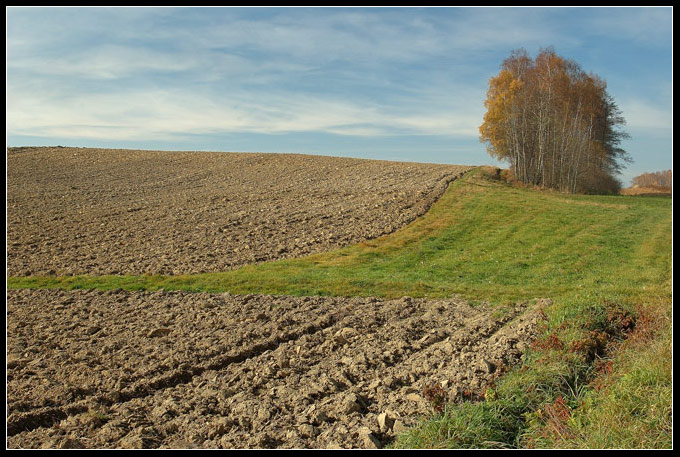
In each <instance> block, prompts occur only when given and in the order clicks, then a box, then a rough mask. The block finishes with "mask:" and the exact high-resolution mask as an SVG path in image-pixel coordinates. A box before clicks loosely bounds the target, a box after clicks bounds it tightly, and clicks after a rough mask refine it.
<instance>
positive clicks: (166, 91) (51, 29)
mask: <svg viewBox="0 0 680 457" xmlns="http://www.w3.org/2000/svg"><path fill="white" fill-rule="evenodd" d="M671 21H672V14H668V11H667V9H655V8H642V9H627V8H621V9H606V10H605V9H599V8H585V9H572V8H217V9H211V8H14V7H13V8H9V9H8V10H7V105H6V114H7V124H6V125H7V134H8V138H14V137H22V136H23V137H31V138H35V137H41V138H46V139H49V138H60V139H73V142H74V143H78V141H79V140H81V139H96V140H111V141H112V142H115V141H117V140H121V141H122V140H127V141H130V142H134V141H140V142H142V141H143V142H147V144H148V142H149V141H153V140H156V139H157V140H164V141H173V140H175V139H181V138H191V137H192V136H194V137H195V136H196V135H200V136H202V137H205V138H209V137H210V136H211V135H219V134H224V133H226V134H233V135H237V134H240V133H244V134H249V133H257V134H282V133H288V134H290V133H295V132H302V133H326V134H332V135H341V136H342V137H343V140H346V139H350V138H353V139H356V144H369V143H368V142H371V143H370V144H373V145H375V144H377V140H379V139H381V138H382V137H395V138H396V140H395V143H398V142H399V141H401V139H402V138H403V137H404V136H436V137H440V138H446V139H447V141H448V139H451V138H455V139H457V140H458V139H459V140H460V141H461V142H462V143H460V144H463V143H464V144H475V145H477V146H478V150H476V153H478V154H479V155H480V157H482V158H483V159H488V157H487V156H486V155H485V152H484V150H483V146H481V145H479V143H478V142H477V141H476V138H477V137H478V130H477V129H478V126H479V124H480V123H481V122H482V116H483V113H484V107H483V100H484V98H485V92H486V89H487V83H488V79H489V77H490V76H493V74H495V73H496V72H497V71H498V67H499V65H500V63H501V62H502V60H503V59H504V58H505V57H507V55H508V53H509V51H510V50H512V49H516V48H519V47H525V48H527V50H529V52H532V53H533V52H535V51H536V50H537V49H538V48H539V47H541V46H549V45H555V47H556V49H557V51H558V53H562V50H563V49H568V50H569V52H573V54H567V55H565V57H568V58H574V59H576V60H577V61H578V60H579V57H580V56H581V57H592V58H593V61H595V62H596V63H598V64H599V65H600V66H599V67H598V69H597V70H596V71H597V72H598V73H601V72H602V73H601V76H602V77H604V78H605V79H606V80H607V81H608V82H609V83H612V84H611V85H612V86H617V87H621V88H625V89H626V91H625V92H622V93H621V92H619V93H616V94H614V95H616V96H617V97H618V96H619V95H621V98H620V99H619V100H618V101H619V106H620V107H621V108H622V110H623V112H624V116H625V117H626V119H627V121H628V126H629V127H630V128H631V129H656V131H658V129H659V128H661V129H662V130H664V131H669V129H670V128H672V125H671V120H670V119H671V117H672V108H670V104H669V103H667V102H664V100H665V99H668V98H669V97H668V96H664V94H665V92H663V91H662V92H663V93H661V92H659V90H660V89H659V88H660V87H662V88H664V90H665V91H666V92H667V90H666V88H668V87H670V86H671V83H664V81H665V79H667V78H666V76H665V73H663V74H661V73H660V72H654V71H653V69H650V68H649V62H651V60H646V61H645V62H646V65H645V66H644V68H635V71H631V68H630V65H623V64H621V65H614V66H611V67H608V66H607V64H608V63H609V60H615V59H614V57H612V58H611V59H603V58H602V56H605V57H610V56H612V55H614V56H616V53H613V52H612V49H617V50H620V49H628V48H629V47H628V46H627V44H628V43H630V44H631V46H630V48H631V49H633V48H634V49H635V52H644V51H645V50H647V49H655V50H658V49H659V47H660V46H659V44H662V45H665V46H667V47H668V49H669V51H668V53H667V54H670V37H671V33H672V24H671ZM612 43H616V44H615V45H613V44H612ZM639 49H641V50H642V51H640V50H639ZM663 49H665V48H663ZM663 49H662V51H663ZM664 55H665V54H664ZM651 58H655V56H651V57H650V59H651ZM605 60H607V62H605ZM668 61H670V58H668ZM591 63H592V61H591ZM631 64H632V65H634V62H631ZM584 68H585V69H586V71H588V70H590V69H591V68H590V66H589V65H584ZM600 68H602V70H600ZM621 68H626V71H622V70H621ZM606 70H610V72H607V73H605V72H604V71H606ZM645 72H646V73H645ZM659 75H661V76H659ZM645 78H646V79H645ZM641 81H646V82H647V84H643V83H641ZM649 81H655V83H654V84H650V83H648V82H649ZM628 88H632V89H630V90H629V89H628ZM232 137H233V136H232ZM397 137H398V138H397ZM336 138H337V137H336ZM363 140H366V143H361V141H363ZM373 140H376V141H373ZM206 142H207V141H206ZM343 144H347V143H346V142H345V143H343ZM386 144H387V143H386ZM631 144H632V145H633V147H635V146H634V143H631ZM324 147H326V148H327V149H336V147H335V145H318V147H317V146H315V150H316V151H320V150H323V148H324ZM466 147H467V146H466ZM424 148H425V149H426V146H424ZM434 148H435V146H433V150H434ZM436 148H438V149H440V150H441V149H442V145H441V143H439V144H438V145H437V146H436ZM252 149H254V150H259V147H258V146H257V145H254V146H253V147H252ZM357 149H359V148H358V147H357ZM451 149H455V145H453V144H452V145H451ZM640 149H643V147H642V146H641V147H640ZM633 155H634V151H633ZM480 160H481V159H480ZM466 163H470V162H469V161H466Z"/></svg>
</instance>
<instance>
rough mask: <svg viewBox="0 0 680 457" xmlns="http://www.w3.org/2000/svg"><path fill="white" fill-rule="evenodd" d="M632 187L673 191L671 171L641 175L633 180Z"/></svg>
mask: <svg viewBox="0 0 680 457" xmlns="http://www.w3.org/2000/svg"><path fill="white" fill-rule="evenodd" d="M633 185H635V186H638V187H663V188H666V189H673V171H672V170H665V171H656V172H654V173H642V174H641V175H639V176H636V177H634V178H633Z"/></svg>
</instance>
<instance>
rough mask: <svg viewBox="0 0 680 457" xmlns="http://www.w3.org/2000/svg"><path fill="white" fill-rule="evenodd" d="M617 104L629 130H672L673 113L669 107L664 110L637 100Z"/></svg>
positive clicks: (632, 99)
mask: <svg viewBox="0 0 680 457" xmlns="http://www.w3.org/2000/svg"><path fill="white" fill-rule="evenodd" d="M617 104H618V106H619V108H620V109H621V111H622V113H623V117H624V118H625V119H626V126H627V127H629V128H631V129H669V130H670V129H672V128H673V112H672V108H671V107H670V105H669V106H668V107H667V108H664V107H661V106H660V105H658V104H656V105H655V104H652V103H650V102H648V101H646V100H643V99H639V98H630V99H621V100H620V101H618V102H617Z"/></svg>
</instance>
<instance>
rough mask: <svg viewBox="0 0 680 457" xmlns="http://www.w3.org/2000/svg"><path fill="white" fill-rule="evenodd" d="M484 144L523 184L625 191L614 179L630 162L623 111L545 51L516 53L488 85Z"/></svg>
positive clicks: (599, 83) (574, 67) (595, 83)
mask: <svg viewBox="0 0 680 457" xmlns="http://www.w3.org/2000/svg"><path fill="white" fill-rule="evenodd" d="M484 106H485V108H486V110H487V111H486V113H485V115H484V123H483V124H482V125H481V126H480V127H479V132H480V141H482V142H484V143H486V144H487V150H488V152H489V154H490V155H491V156H492V157H495V158H497V159H499V160H505V161H508V162H509V163H510V167H511V169H512V171H513V174H514V176H515V177H516V179H518V180H519V181H521V182H523V183H525V184H530V185H539V186H542V187H547V188H553V189H557V190H560V191H565V192H610V193H615V192H618V190H619V189H620V186H621V184H620V182H619V181H618V179H616V177H615V175H616V174H619V173H620V169H621V167H622V164H621V162H627V161H630V159H629V157H628V155H627V154H626V152H625V151H624V150H623V149H621V148H620V143H621V140H622V139H624V138H626V137H627V136H628V135H627V134H626V133H624V132H622V131H621V130H619V128H618V127H619V126H621V125H623V124H625V120H624V118H623V116H622V115H621V111H620V110H619V109H618V107H617V106H616V103H615V102H614V100H613V98H612V97H611V96H610V95H609V94H608V93H607V91H606V83H605V82H604V81H603V80H602V79H600V78H599V77H598V76H597V75H593V74H592V73H591V74H586V73H585V72H584V71H583V70H582V69H581V68H580V66H579V65H578V64H577V63H576V62H574V61H572V60H566V59H564V58H562V57H560V56H558V55H557V54H556V53H555V52H554V51H553V50H552V49H545V50H541V52H540V53H539V54H538V56H537V57H536V58H535V59H532V58H530V57H529V56H528V54H527V52H526V51H525V50H523V49H520V50H516V51H513V52H512V53H511V55H510V57H509V58H507V59H506V60H505V61H504V62H503V64H502V65H501V70H500V72H499V74H498V76H495V77H492V78H491V79H490V80H489V89H488V91H487V98H486V100H485V102H484Z"/></svg>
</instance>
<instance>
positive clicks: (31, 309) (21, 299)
mask: <svg viewBox="0 0 680 457" xmlns="http://www.w3.org/2000/svg"><path fill="white" fill-rule="evenodd" d="M537 319H538V317H537V314H536V313H535V312H533V308H531V309H529V308H527V305H521V304H520V305H517V306H516V307H515V308H514V309H512V310H510V311H508V312H506V313H505V314H501V313H499V311H497V310H494V309H491V308H490V307H488V306H486V305H480V306H478V307H472V306H470V305H468V304H467V303H465V302H463V301H459V300H421V299H418V300H415V299H410V298H403V299H398V300H380V299H375V298H330V297H286V296H261V295H247V296H232V295H229V294H203V293H202V294H189V293H183V292H153V293H151V292H126V291H110V292H102V291H68V292H67V291H58V290H57V291H54V290H52V291H48V290H9V291H8V292H7V325H8V329H7V407H8V416H7V434H8V439H7V446H8V447H10V448H41V447H49V448H69V447H76V448H126V447H131V448H147V447H150V448H158V447H171V448H192V447H200V448H331V447H360V448H367V447H368V448H370V447H381V446H383V445H385V444H386V443H388V442H390V441H391V440H392V439H393V438H394V436H395V435H396V434H398V433H399V432H401V431H403V430H404V427H406V426H408V425H411V424H413V423H414V422H416V421H417V420H419V419H421V418H422V417H424V416H427V415H429V414H431V413H432V411H433V409H432V408H433V407H432V404H431V403H430V402H429V401H428V400H427V399H426V398H425V397H426V396H424V394H423V392H424V390H426V389H427V388H428V387H432V386H434V385H435V384H436V383H439V384H440V386H443V391H445V392H446V395H447V396H448V399H449V400H456V399H460V398H462V397H463V396H464V395H466V394H465V391H470V392H472V393H473V394H481V393H483V392H484V389H485V386H486V385H487V384H488V383H489V382H490V381H491V380H492V379H493V378H494V377H495V376H497V375H498V374H499V373H501V372H503V371H504V370H505V368H506V367H507V366H509V365H510V364H512V363H514V362H517V361H518V360H519V359H520V357H521V354H522V352H523V350H524V349H525V348H526V346H527V343H528V342H529V341H530V339H531V338H532V337H533V334H534V332H535V328H536V323H537Z"/></svg>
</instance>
